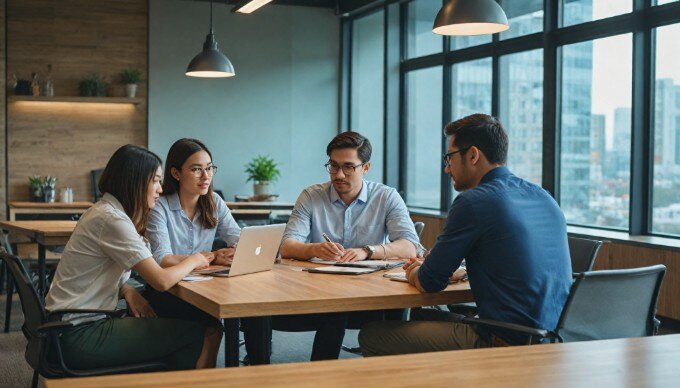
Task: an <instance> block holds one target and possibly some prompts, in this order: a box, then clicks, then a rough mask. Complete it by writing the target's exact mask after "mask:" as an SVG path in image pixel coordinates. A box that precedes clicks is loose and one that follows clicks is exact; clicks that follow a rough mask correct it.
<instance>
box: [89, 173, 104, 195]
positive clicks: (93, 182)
mask: <svg viewBox="0 0 680 388" xmlns="http://www.w3.org/2000/svg"><path fill="white" fill-rule="evenodd" d="M103 172H104V169H103V168H98V169H96V170H92V171H90V186H91V187H92V202H97V201H99V198H101V197H102V193H101V192H100V191H99V178H100V177H101V176H102V173H103Z"/></svg>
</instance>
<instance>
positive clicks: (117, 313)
mask: <svg viewBox="0 0 680 388" xmlns="http://www.w3.org/2000/svg"><path fill="white" fill-rule="evenodd" d="M64 314H104V315H107V316H109V317H113V318H120V317H122V316H123V314H125V310H96V309H64V310H54V311H49V312H47V319H48V320H49V321H52V320H54V319H53V318H58V319H61V317H62V316H63V315H64Z"/></svg>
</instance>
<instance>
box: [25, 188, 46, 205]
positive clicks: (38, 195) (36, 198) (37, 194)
mask: <svg viewBox="0 0 680 388" xmlns="http://www.w3.org/2000/svg"><path fill="white" fill-rule="evenodd" d="M28 196H29V197H30V199H31V202H42V201H43V192H42V189H41V188H37V189H32V188H29V189H28Z"/></svg>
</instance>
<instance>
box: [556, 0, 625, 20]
mask: <svg viewBox="0 0 680 388" xmlns="http://www.w3.org/2000/svg"><path fill="white" fill-rule="evenodd" d="M562 6H563V7H564V16H563V18H562V23H561V25H562V26H564V27H566V26H571V25H574V24H580V23H585V22H589V21H592V20H599V19H604V18H608V17H612V16H616V15H621V14H624V13H628V12H631V11H632V10H633V0H562Z"/></svg>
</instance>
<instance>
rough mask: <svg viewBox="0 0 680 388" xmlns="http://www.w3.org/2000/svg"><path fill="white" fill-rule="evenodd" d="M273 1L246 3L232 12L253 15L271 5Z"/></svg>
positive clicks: (261, 0) (254, 0) (263, 0)
mask: <svg viewBox="0 0 680 388" xmlns="http://www.w3.org/2000/svg"><path fill="white" fill-rule="evenodd" d="M271 1H272V0H250V1H248V2H246V3H243V4H242V5H240V6H236V7H235V8H234V9H233V11H232V12H239V13H251V12H254V11H256V10H257V9H259V8H260V7H262V6H265V5H267V4H269V3H271Z"/></svg>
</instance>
